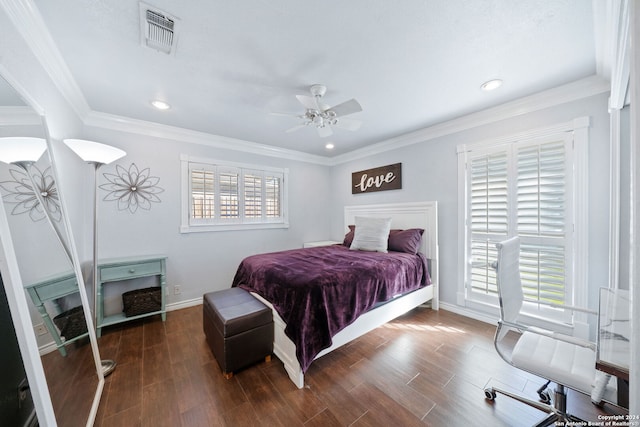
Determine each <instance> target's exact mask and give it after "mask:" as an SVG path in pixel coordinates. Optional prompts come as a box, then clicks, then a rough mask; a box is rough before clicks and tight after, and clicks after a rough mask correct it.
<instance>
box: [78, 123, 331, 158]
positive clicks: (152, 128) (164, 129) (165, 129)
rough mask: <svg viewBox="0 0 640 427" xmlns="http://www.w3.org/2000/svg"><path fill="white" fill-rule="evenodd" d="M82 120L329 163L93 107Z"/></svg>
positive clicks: (223, 147)
mask: <svg viewBox="0 0 640 427" xmlns="http://www.w3.org/2000/svg"><path fill="white" fill-rule="evenodd" d="M84 124H85V126H88V127H97V128H103V129H109V130H117V131H121V132H127V133H133V134H138V135H146V136H154V137H157V138H163V139H171V140H175V141H180V142H188V143H191V144H200V145H206V146H209V147H214V148H221V149H227V150H234V151H241V152H245V153H251V154H257V155H262V156H269V157H277V158H279V159H287V160H295V161H300V162H306V163H315V164H319V165H324V166H330V165H331V159H330V158H328V157H323V156H317V155H314V154H308V153H303V152H301V151H296V150H288V149H286V148H279V147H274V146H272V145H266V144H259V143H257V142H251V141H245V140H242V139H236V138H230V137H226V136H220V135H213V134H209V133H205V132H198V131H194V130H189V129H184V128H180V127H176V126H169V125H163V124H159V123H154V122H148V121H144V120H138V119H132V118H128V117H123V116H117V115H113V114H107V113H100V112H96V111H91V112H89V113H88V114H87V115H86V116H85V119H84Z"/></svg>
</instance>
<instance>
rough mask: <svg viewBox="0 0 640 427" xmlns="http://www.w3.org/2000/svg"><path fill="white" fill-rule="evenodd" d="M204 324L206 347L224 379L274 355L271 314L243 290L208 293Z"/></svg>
mask: <svg viewBox="0 0 640 427" xmlns="http://www.w3.org/2000/svg"><path fill="white" fill-rule="evenodd" d="M202 324H203V328H204V333H205V335H206V337H207V343H208V344H209V347H210V348H211V351H212V352H213V355H214V356H215V358H216V360H217V361H218V364H219V365H220V368H221V369H222V372H223V374H224V376H225V377H226V378H227V379H229V378H231V376H232V375H233V372H235V371H237V370H239V369H241V368H244V367H246V366H249V365H251V364H253V363H256V362H258V361H260V360H262V359H265V360H266V361H270V360H271V353H272V352H273V315H272V313H271V310H270V309H269V308H268V307H267V306H265V305H264V304H262V303H261V302H260V301H258V300H257V299H256V298H254V297H253V296H252V295H251V294H250V293H249V292H247V291H245V290H244V289H240V288H231V289H225V290H222V291H216V292H209V293H207V294H204V296H203V310H202Z"/></svg>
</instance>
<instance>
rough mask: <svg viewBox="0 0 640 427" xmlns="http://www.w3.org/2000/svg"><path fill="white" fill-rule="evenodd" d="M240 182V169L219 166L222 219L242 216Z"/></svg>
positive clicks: (219, 196)
mask: <svg viewBox="0 0 640 427" xmlns="http://www.w3.org/2000/svg"><path fill="white" fill-rule="evenodd" d="M238 182H239V171H238V170H231V169H227V170H225V169H221V168H218V199H219V202H218V205H219V206H220V219H222V220H234V219H238V218H240V206H239V188H238Z"/></svg>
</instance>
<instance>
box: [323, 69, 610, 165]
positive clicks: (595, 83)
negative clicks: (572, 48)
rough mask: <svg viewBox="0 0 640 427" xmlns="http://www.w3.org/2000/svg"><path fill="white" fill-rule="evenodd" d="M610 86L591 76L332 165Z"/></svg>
mask: <svg viewBox="0 0 640 427" xmlns="http://www.w3.org/2000/svg"><path fill="white" fill-rule="evenodd" d="M609 90H610V84H609V82H608V81H607V80H605V79H603V78H602V77H599V76H596V75H594V76H591V77H587V78H584V79H581V80H577V81H575V82H572V83H569V84H566V85H563V86H559V87H556V88H553V89H549V90H546V91H543V92H539V93H536V94H534V95H530V96H527V97H524V98H520V99H518V100H515V101H511V102H507V103H505V104H502V105H499V106H497V107H493V108H488V109H486V110H482V111H478V112H476V113H471V114H468V115H466V116H462V117H459V118H456V119H452V120H449V121H446V122H442V123H439V124H436V125H433V126H429V127H426V128H424V129H420V130H417V131H415V132H411V133H408V134H405V135H401V136H398V137H395V138H391V139H388V140H385V141H381V142H379V143H377V144H373V145H370V146H368V147H365V148H361V149H359V150H354V151H351V152H349V153H346V154H342V155H339V156H336V157H333V158H332V165H338V164H341V163H346V162H350V161H353V160H358V159H362V158H364V157H369V156H373V155H376V154H381V153H384V152H387V151H390V150H395V149H398V148H401V147H406V146H408V145H413V144H417V143H421V142H426V141H429V140H432V139H435V138H440V137H442V136H446V135H451V134H454V133H458V132H462V131H465V130H468V129H472V128H475V127H478V126H482V125H487V124H491V123H495V122H498V121H501V120H506V119H510V118H513V117H517V116H521V115H523V114H528V113H532V112H535V111H539V110H543V109H546V108H550V107H554V106H557V105H562V104H566V103H568V102H572V101H577V100H580V99H584V98H588V97H591V96H594V95H599V94H602V93H607V92H609Z"/></svg>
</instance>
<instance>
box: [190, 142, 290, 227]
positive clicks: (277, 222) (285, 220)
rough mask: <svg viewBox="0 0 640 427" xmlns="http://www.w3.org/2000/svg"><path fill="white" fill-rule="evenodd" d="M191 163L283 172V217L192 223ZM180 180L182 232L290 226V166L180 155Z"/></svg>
mask: <svg viewBox="0 0 640 427" xmlns="http://www.w3.org/2000/svg"><path fill="white" fill-rule="evenodd" d="M189 163H202V164H208V165H217V166H222V167H229V168H240V169H245V170H253V171H261V172H274V173H279V174H282V176H283V182H282V200H281V204H282V206H281V207H282V218H280V219H274V220H268V221H264V222H256V221H252V220H251V219H247V220H246V221H244V222H240V221H233V222H228V223H224V224H191V223H190V221H189V219H190V218H189V203H190V201H191V198H190V190H189V188H190V179H191V178H190V174H189ZM180 181H181V193H182V195H181V198H180V203H181V224H180V233H200V232H211V231H237V230H261V229H276V228H289V203H288V195H287V193H288V182H289V169H288V168H274V167H268V166H260V165H255V164H247V163H238V162H229V161H222V160H216V159H211V158H203V157H194V156H189V155H187V154H181V155H180Z"/></svg>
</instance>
